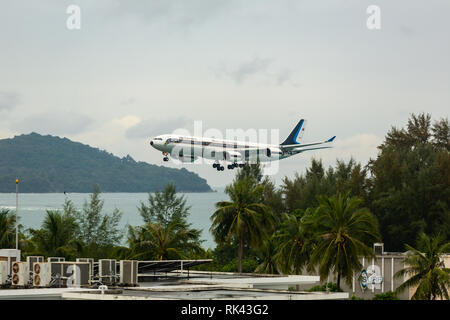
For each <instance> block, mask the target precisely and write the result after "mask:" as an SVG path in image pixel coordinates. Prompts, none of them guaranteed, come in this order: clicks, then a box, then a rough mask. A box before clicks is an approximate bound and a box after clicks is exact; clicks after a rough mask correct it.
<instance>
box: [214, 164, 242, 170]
mask: <svg viewBox="0 0 450 320" xmlns="http://www.w3.org/2000/svg"><path fill="white" fill-rule="evenodd" d="M244 166H245V163H232V164H229V165H227V169H228V170H233V169H234V168H237V167H239V168H243V167H244ZM212 167H213V168H215V169H217V171H224V170H225V167H224V166H222V165H221V164H220V163H213V165H212Z"/></svg>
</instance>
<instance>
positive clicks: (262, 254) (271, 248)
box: [255, 237, 279, 274]
mask: <svg viewBox="0 0 450 320" xmlns="http://www.w3.org/2000/svg"><path fill="white" fill-rule="evenodd" d="M277 253H278V248H277V243H276V239H275V238H274V237H270V238H269V239H267V240H265V241H264V245H263V246H262V249H261V250H260V251H259V252H258V257H259V258H260V260H261V263H260V264H259V265H258V267H256V269H255V272H257V273H265V274H278V273H279V271H278V270H279V265H278V261H277Z"/></svg>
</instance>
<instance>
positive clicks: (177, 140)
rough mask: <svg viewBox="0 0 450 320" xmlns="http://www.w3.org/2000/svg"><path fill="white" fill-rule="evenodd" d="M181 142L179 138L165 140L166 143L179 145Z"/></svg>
mask: <svg viewBox="0 0 450 320" xmlns="http://www.w3.org/2000/svg"><path fill="white" fill-rule="evenodd" d="M181 141H182V139H181V138H169V139H167V140H166V143H180V142H181Z"/></svg>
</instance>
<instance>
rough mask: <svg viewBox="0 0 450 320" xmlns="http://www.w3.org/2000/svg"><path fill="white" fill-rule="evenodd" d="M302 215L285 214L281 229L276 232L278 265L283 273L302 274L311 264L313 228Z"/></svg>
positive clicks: (276, 259)
mask: <svg viewBox="0 0 450 320" xmlns="http://www.w3.org/2000/svg"><path fill="white" fill-rule="evenodd" d="M308 222H309V221H308V220H307V219H306V218H305V219H302V216H301V215H294V214H284V215H283V219H282V223H281V225H280V228H279V230H278V231H277V232H276V233H275V234H274V238H275V239H276V241H277V245H276V248H275V249H274V250H275V251H276V252H277V253H276V255H275V261H276V263H277V264H276V265H277V266H278V268H279V269H281V270H282V272H283V273H287V274H302V273H303V272H304V271H305V268H306V269H308V270H309V271H312V270H311V268H310V265H309V260H310V256H311V253H312V250H313V248H314V247H313V245H314V243H313V237H314V234H313V233H312V231H313V229H312V227H311V224H310V223H308Z"/></svg>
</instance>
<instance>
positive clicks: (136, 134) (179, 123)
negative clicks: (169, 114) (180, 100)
mask: <svg viewBox="0 0 450 320" xmlns="http://www.w3.org/2000/svg"><path fill="white" fill-rule="evenodd" d="M188 122H189V119H187V118H185V117H174V118H167V119H162V120H161V119H147V120H144V121H141V122H139V123H137V124H136V125H134V126H132V127H131V128H129V129H128V130H127V131H126V132H125V135H126V137H127V138H148V137H152V136H156V135H160V134H164V133H171V132H173V131H175V130H176V129H180V128H185V127H186V125H187V124H188Z"/></svg>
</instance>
